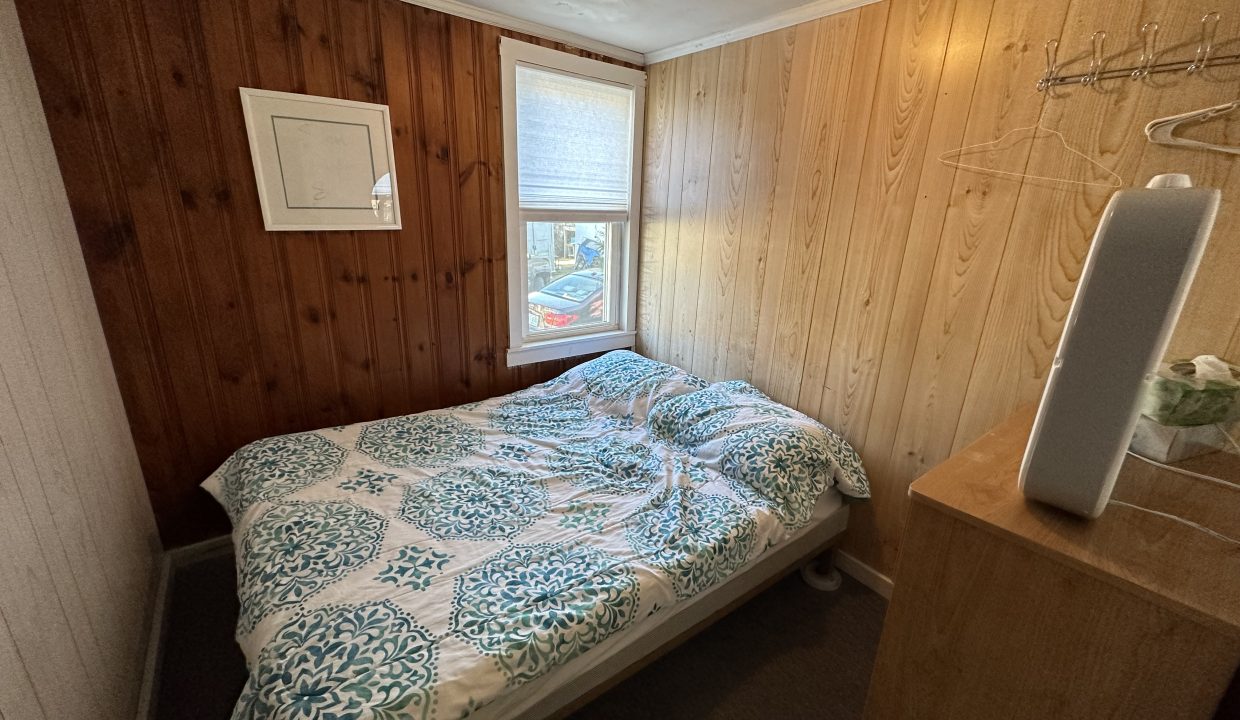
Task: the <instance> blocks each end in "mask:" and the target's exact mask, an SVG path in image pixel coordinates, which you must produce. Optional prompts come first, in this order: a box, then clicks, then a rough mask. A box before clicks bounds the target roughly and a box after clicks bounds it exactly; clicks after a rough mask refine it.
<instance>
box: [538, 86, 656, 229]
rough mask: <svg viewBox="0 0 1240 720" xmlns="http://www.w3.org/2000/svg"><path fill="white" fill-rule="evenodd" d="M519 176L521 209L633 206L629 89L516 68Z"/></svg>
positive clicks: (608, 208) (630, 93) (592, 208)
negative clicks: (630, 204) (630, 186)
mask: <svg viewBox="0 0 1240 720" xmlns="http://www.w3.org/2000/svg"><path fill="white" fill-rule="evenodd" d="M516 70H517V81H516V101H517V102H516V104H517V166H518V167H517V175H518V197H519V201H520V205H521V208H522V209H527V210H528V209H539V210H619V211H625V210H628V208H629V179H630V172H631V162H630V155H629V153H630V152H631V148H632V146H633V143H632V137H631V135H630V132H631V122H630V120H631V117H632V106H633V93H632V90H631V89H629V88H623V87H616V86H614V85H609V84H606V83H602V82H598V81H594V80H586V79H583V78H578V77H573V76H570V75H563V74H560V73H554V72H548V71H545V70H539V69H536V68H531V67H527V66H524V65H518V66H517V69H516Z"/></svg>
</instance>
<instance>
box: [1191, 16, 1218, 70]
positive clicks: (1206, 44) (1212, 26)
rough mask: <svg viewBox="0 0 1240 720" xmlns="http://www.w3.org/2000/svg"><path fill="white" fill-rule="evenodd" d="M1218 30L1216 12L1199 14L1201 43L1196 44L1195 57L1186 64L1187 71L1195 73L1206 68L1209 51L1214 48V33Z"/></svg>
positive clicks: (1208, 60)
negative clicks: (1190, 62)
mask: <svg viewBox="0 0 1240 720" xmlns="http://www.w3.org/2000/svg"><path fill="white" fill-rule="evenodd" d="M1217 31H1218V13H1216V12H1209V13H1206V14H1205V15H1202V16H1201V43H1200V44H1199V45H1197V57H1196V59H1194V60H1193V64H1192V65H1189V66H1188V72H1189V73H1190V74H1191V73H1195V72H1198V71H1201V70H1205V69H1206V65H1207V64H1209V62H1210V53H1211V52H1212V51H1213V50H1214V34H1215V33H1216V32H1217Z"/></svg>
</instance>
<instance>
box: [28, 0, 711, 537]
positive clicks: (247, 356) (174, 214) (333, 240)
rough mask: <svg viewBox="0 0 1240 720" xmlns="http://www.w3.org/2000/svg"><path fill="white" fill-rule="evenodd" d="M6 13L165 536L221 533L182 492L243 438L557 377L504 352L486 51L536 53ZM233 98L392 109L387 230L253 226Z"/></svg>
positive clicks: (439, 18)
mask: <svg viewBox="0 0 1240 720" xmlns="http://www.w3.org/2000/svg"><path fill="white" fill-rule="evenodd" d="M17 5H18V9H19V11H20V14H21V21H22V26H23V28H24V29H25V32H26V36H27V42H28V44H29V46H30V51H31V55H32V58H33V62H34V69H35V75H36V77H37V79H38V83H39V90H40V92H41V94H42V99H43V104H44V107H45V109H46V111H47V114H48V122H49V124H50V126H51V131H52V137H53V140H54V142H55V146H56V150H57V154H58V156H59V159H60V164H61V168H62V170H63V173H64V176H65V180H66V184H67V187H68V194H69V200H70V204H71V206H72V208H73V212H74V217H75V219H76V221H77V227H78V230H79V234H80V236H81V239H82V246H83V250H84V251H85V254H86V264H87V267H88V269H89V272H90V276H91V281H92V284H93V286H94V291H95V296H96V300H97V302H98V305H99V311H100V314H101V316H102V319H103V326H104V331H105V333H106V336H107V338H108V344H109V347H110V349H111V352H112V357H113V361H114V362H115V365H116V370H117V374H118V377H119V380H120V388H121V393H122V395H123V396H124V398H125V404H126V409H127V410H128V413H129V418H130V421H131V423H132V426H133V432H134V438H135V441H136V443H137V448H138V454H139V457H140V459H141V462H142V468H143V470H144V473H145V478H146V482H147V486H148V489H149V491H150V495H151V500H152V503H153V505H154V508H155V514H156V518H157V520H158V522H159V526H160V529H161V532H162V536H163V539H164V540H165V542H166V543H167V544H169V545H178V544H182V543H185V542H191V541H195V540H200V539H203V538H204V537H207V536H210V535H213V534H219V533H221V532H224V531H226V530H227V527H228V526H227V521H226V519H225V518H224V515H223V513H222V512H221V511H220V510H219V508H218V507H217V506H216V504H215V503H214V502H213V501H211V500H210V498H209V497H208V496H207V495H206V493H204V492H203V491H201V490H199V489H198V487H197V486H198V483H200V482H201V481H202V480H203V479H204V478H205V477H206V476H207V474H208V473H210V472H211V471H212V470H214V469H215V468H216V467H217V466H218V465H219V463H221V462H222V461H223V460H224V459H225V458H226V457H227V456H228V455H229V454H230V453H231V452H233V451H234V450H236V449H237V448H238V447H240V446H241V445H243V444H245V443H247V442H250V441H252V440H256V439H258V438H261V437H266V436H269V435H277V434H281V433H287V432H294V431H299V430H309V429H313V428H319V427H325V426H332V425H338V424H341V423H349V422H356V421H361V420H368V419H374V418H378V417H387V416H392V415H399V414H404V413H410V412H416V411H420V410H426V409H430V408H436V407H443V406H446V405H452V404H457V403H462V402H466V401H470V400H479V399H482V398H485V397H489V396H492V395H496V394H501V393H505V392H510V391H512V390H515V389H517V388H520V387H525V386H528V385H530V384H533V383H535V382H539V381H541V380H545V379H548V378H550V377H552V376H554V375H555V374H557V373H559V372H561V371H562V370H564V369H565V368H566V367H568V366H569V364H570V362H569V361H562V362H552V363H541V364H538V365H534V366H528V367H525V368H519V369H509V368H508V367H507V366H506V364H505V363H504V361H503V357H504V351H505V349H506V348H507V343H508V338H507V334H508V332H507V320H506V318H507V312H508V311H507V305H508V299H507V275H506V273H505V270H504V268H505V252H506V250H505V248H506V242H505V227H504V206H503V203H504V193H503V177H504V173H503V166H502V158H503V152H502V149H501V139H502V130H501V123H500V110H499V107H500V78H499V37H500V35H511V36H514V37H519V38H520V39H522V40H525V41H527V42H535V43H540V44H543V45H553V44H552V43H548V42H545V41H541V40H538V39H536V38H531V37H528V36H524V35H519V34H517V33H510V32H508V31H501V30H500V29H498V28H495V27H491V26H487V25H483V24H480V23H476V22H473V21H469V20H464V19H462V18H458V17H453V16H449V15H445V14H442V13H438V12H435V11H432V10H428V9H426V8H422V7H416V6H413V5H409V4H407V3H404V2H400V0H249V1H247V2H240V3H237V2H234V3H229V2H210V1H208V0H172V1H171V2H169V1H166V0H104V1H102V2H87V1H86V0H51V1H50V2H48V1H45V0H17ZM561 49H567V48H561ZM573 52H577V51H573ZM581 54H588V53H581ZM717 55H718V52H716V53H715V54H714V55H713V56H709V57H717ZM699 62H700V63H702V71H701V72H700V73H699V75H698V77H699V79H701V80H702V81H703V82H706V81H707V80H708V79H709V81H710V82H711V83H712V84H713V83H714V78H715V77H716V76H717V75H718V69H717V66H715V65H710V66H709V67H708V66H707V63H708V62H709V61H708V60H699ZM238 86H249V87H258V88H265V89H270V90H282V91H291V92H302V93H310V94H315V95H326V96H331V97H341V98H347V99H353V100H363V101H371V102H380V103H386V104H388V105H389V107H390V109H391V119H392V132H393V144H394V146H395V151H396V168H397V173H398V176H399V177H400V192H401V209H402V211H403V217H402V220H403V224H404V228H403V229H402V230H400V231H393V232H281V233H268V232H265V231H264V230H263V224H262V217H261V214H260V213H259V209H258V203H257V190H256V189H255V186H254V173H253V170H252V166H251V163H250V152H249V147H248V144H247V140H246V132H245V124H244V119H243V117H242V114H241V105H240V101H239V100H238V96H237V88H238ZM698 106H699V107H698V111H697V115H698V122H700V123H701V125H700V127H699V126H695V132H701V133H703V134H705V135H710V134H711V132H710V131H711V126H710V123H712V122H713V119H714V104H713V89H712V95H711V100H710V102H709V103H707V102H705V101H704V102H701V103H698ZM694 157H696V158H698V161H697V164H695V165H693V166H691V167H692V170H691V171H692V172H695V173H696V172H697V168H698V166H699V165H702V166H703V167H704V166H705V165H704V163H708V162H709V152H708V151H707V152H703V153H698V154H697V155H695V156H694ZM706 195H707V192H706V182H705V180H703V181H702V182H701V183H700V191H699V192H698V194H697V195H690V197H692V198H694V199H695V201H696V200H699V199H700V200H704V199H705V198H706ZM689 230H690V228H689V227H688V226H687V227H686V234H685V236H686V237H689V236H690V235H691V233H690V232H689ZM696 233H697V235H698V238H699V244H700V242H701V237H702V235H703V233H702V226H701V222H700V221H699V222H698V224H697V230H696ZM671 266H672V267H675V265H671ZM686 308H688V309H692V306H686ZM687 347H689V348H691V345H689V346H687Z"/></svg>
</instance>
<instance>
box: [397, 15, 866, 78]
mask: <svg viewBox="0 0 1240 720" xmlns="http://www.w3.org/2000/svg"><path fill="white" fill-rule="evenodd" d="M406 1H408V0H406ZM875 2H880V0H813V1H812V2H809V3H806V4H805V5H802V6H800V7H795V8H792V9H791V10H785V11H783V12H781V13H776V14H774V15H770V16H768V17H765V18H762V19H761V20H755V21H754V22H751V23H749V24H747V25H742V26H740V27H738V28H732V29H731V30H724V31H723V32H720V33H715V34H714V35H707V36H706V37H701V38H698V39H697V40H690V41H688V42H683V43H678V44H676V45H672V46H669V47H665V48H663V49H661V50H652V51H650V52H648V53H646V56H645V59H646V64H647V65H653V64H654V63H657V62H663V61H665V60H671V59H673V58H678V57H680V56H682V55H691V54H693V53H695V52H700V51H702V50H709V49H710V48H713V47H718V46H720V45H726V44H727V43H730V42H736V41H737V40H744V39H746V38H751V37H753V36H755V35H761V34H763V33H768V32H771V31H772V30H782V29H784V28H786V27H792V26H793V25H799V24H800V23H803V22H809V21H810V20H817V19H818V18H821V17H826V16H827V15H834V14H836V13H842V12H845V11H848V10H853V9H855V8H859V7H861V6H863V5H869V4H871V3H875ZM419 4H422V3H419Z"/></svg>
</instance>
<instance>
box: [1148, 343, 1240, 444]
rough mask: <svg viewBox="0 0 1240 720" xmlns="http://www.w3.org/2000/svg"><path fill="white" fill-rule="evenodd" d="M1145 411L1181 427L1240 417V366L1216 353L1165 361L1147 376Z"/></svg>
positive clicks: (1166, 423) (1169, 423)
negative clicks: (1183, 359) (1182, 360)
mask: <svg viewBox="0 0 1240 720" xmlns="http://www.w3.org/2000/svg"><path fill="white" fill-rule="evenodd" d="M1141 414H1143V415H1146V416H1148V417H1149V418H1150V419H1152V420H1154V421H1155V422H1158V423H1159V424H1162V425H1174V426H1180V427H1183V426H1190V425H1211V424H1214V423H1220V422H1229V421H1231V420H1236V419H1240V368H1237V367H1235V366H1233V365H1229V364H1228V363H1226V362H1224V361H1223V360H1220V359H1218V358H1217V357H1215V356H1213V355H1200V356H1198V357H1196V358H1194V359H1193V360H1191V361H1187V362H1176V363H1169V364H1164V365H1163V366H1161V367H1160V368H1159V370H1158V374H1157V375H1151V376H1149V377H1148V378H1146V385H1145V395H1144V397H1143V398H1142V401H1141Z"/></svg>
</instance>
